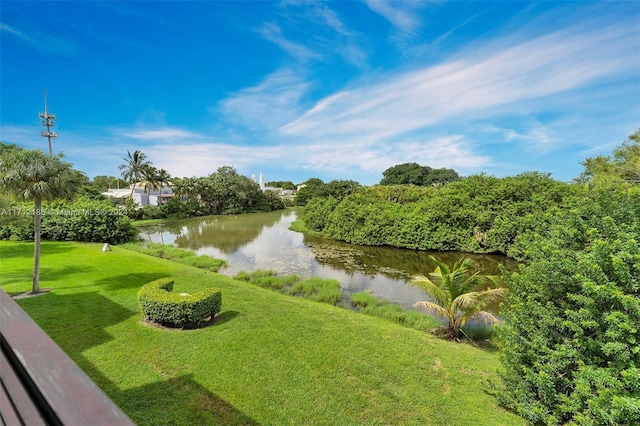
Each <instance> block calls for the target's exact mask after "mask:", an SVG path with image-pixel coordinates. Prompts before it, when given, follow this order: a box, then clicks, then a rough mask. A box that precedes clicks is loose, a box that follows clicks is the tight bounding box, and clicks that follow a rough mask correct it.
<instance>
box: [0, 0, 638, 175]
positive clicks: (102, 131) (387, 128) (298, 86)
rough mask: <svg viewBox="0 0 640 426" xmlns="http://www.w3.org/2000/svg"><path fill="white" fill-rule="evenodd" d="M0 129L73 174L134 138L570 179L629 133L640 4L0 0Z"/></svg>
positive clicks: (183, 155)
mask: <svg viewBox="0 0 640 426" xmlns="http://www.w3.org/2000/svg"><path fill="white" fill-rule="evenodd" d="M0 37H1V38H0V43H1V45H0V60H1V61H0V62H1V65H0V88H1V94H0V108H1V109H0V140H2V141H4V142H9V143H16V144H18V145H20V146H24V147H27V148H39V149H42V150H43V151H46V150H47V144H46V139H44V138H42V137H41V136H40V131H41V130H42V128H41V127H40V119H39V118H38V113H39V112H42V111H43V110H44V106H43V93H42V92H43V90H44V89H46V90H47V92H48V100H49V111H50V112H52V113H55V114H57V120H56V126H55V128H54V130H55V131H56V132H58V133H59V138H58V139H54V141H53V148H54V152H60V151H62V152H63V153H64V154H65V156H66V158H67V160H68V161H70V162H72V163H73V164H74V165H75V167H76V168H78V169H80V170H82V171H84V172H85V173H86V174H87V175H88V176H89V177H93V176H95V175H119V172H120V171H119V170H118V165H119V164H121V163H123V160H122V158H123V157H125V156H126V153H127V150H131V151H133V150H136V149H140V150H142V151H143V152H144V153H145V154H147V156H148V158H149V159H150V160H151V161H152V162H153V164H154V165H155V166H157V167H159V168H165V169H167V170H168V171H169V173H171V175H173V176H179V177H185V176H204V175H208V174H209V173H212V172H214V171H215V170H216V169H217V168H218V167H220V166H222V165H231V166H233V167H235V168H236V169H237V170H238V171H239V172H240V173H241V174H244V175H247V176H251V175H252V174H255V175H259V173H260V172H263V173H264V174H265V176H266V179H267V181H269V180H291V181H293V182H295V183H300V182H302V181H304V180H306V179H308V178H310V177H319V178H321V179H323V180H324V181H329V180H332V179H354V180H357V181H359V182H360V183H362V184H366V185H370V184H375V183H378V182H379V181H380V179H381V178H382V172H383V171H384V170H385V169H387V168H388V167H391V166H393V165H396V164H401V163H406V162H417V163H420V164H422V165H428V166H430V167H434V168H440V167H448V168H453V169H455V170H457V171H458V172H459V173H460V174H462V175H470V174H474V173H482V172H484V173H487V174H490V175H495V176H499V177H500V176H508V175H515V174H518V173H522V172H527V171H540V172H548V173H552V176H553V177H554V178H556V179H559V180H565V181H568V180H571V179H572V178H574V177H575V176H577V175H578V174H579V173H580V172H581V170H582V166H581V165H580V162H581V161H583V160H584V159H585V158H587V157H592V156H595V155H599V154H605V155H608V154H609V153H610V152H611V150H612V148H614V147H615V146H618V145H620V144H621V143H622V142H623V141H624V140H625V139H626V137H627V136H628V135H630V134H631V133H633V132H635V131H636V130H638V128H640V2H634V1H609V2H588V1H587V2H577V1H572V2H549V1H540V2H527V1H500V2H489V1H486V2H485V1H470V2H466V1H432V2H427V1H393V2H391V1H343V2H338V1H332V2H313V1H304V2H302V1H282V2H271V1H259V2H247V1H244V2H220V1H216V2H211V1H184V2H169V1H135V2H115V1H79V2H74V1H63V2H50V1H42V2H29V1H5V0H3V1H2V2H1V3H0Z"/></svg>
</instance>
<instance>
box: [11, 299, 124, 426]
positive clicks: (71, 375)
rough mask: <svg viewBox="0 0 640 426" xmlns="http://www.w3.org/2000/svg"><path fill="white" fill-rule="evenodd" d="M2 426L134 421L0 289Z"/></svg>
mask: <svg viewBox="0 0 640 426" xmlns="http://www.w3.org/2000/svg"><path fill="white" fill-rule="evenodd" d="M0 349H1V351H0V425H7V426H13V425H28V426H32V425H34V426H35V425H67V426H76V425H77V426H93V425H109V426H119V425H122V426H125V425H126V426H130V425H133V424H134V423H133V422H132V421H131V420H130V419H129V417H127V415H126V414H124V413H123V412H122V410H120V408H119V407H118V406H117V405H115V404H114V403H113V401H111V399H109V397H108V396H107V395H106V394H105V393H104V392H103V391H102V390H101V389H100V388H99V387H98V386H97V385H96V384H95V383H93V381H92V380H91V379H90V378H89V376H87V375H86V374H85V373H84V372H83V371H82V370H81V369H80V367H78V366H77V365H76V363H75V362H73V360H71V358H69V356H68V355H67V354H66V353H64V352H63V351H62V349H60V347H59V346H58V345H57V344H56V343H55V342H54V341H53V340H51V338H50V337H49V336H48V335H47V334H46V333H45V332H44V331H43V330H42V329H41V328H40V327H38V325H37V324H36V323H35V322H34V321H33V320H32V319H31V317H29V315H27V313H26V312H25V311H24V310H22V308H20V306H18V304H17V303H16V302H15V301H14V300H13V299H12V298H11V297H10V296H9V295H8V294H7V293H5V292H4V290H2V289H0Z"/></svg>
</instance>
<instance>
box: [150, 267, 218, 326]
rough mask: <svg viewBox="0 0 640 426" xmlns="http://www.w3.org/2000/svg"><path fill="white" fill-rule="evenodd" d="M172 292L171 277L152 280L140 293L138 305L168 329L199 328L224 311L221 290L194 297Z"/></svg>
mask: <svg viewBox="0 0 640 426" xmlns="http://www.w3.org/2000/svg"><path fill="white" fill-rule="evenodd" d="M172 290H173V280H172V279H170V278H160V279H158V280H155V281H151V282H150V283H148V284H146V285H144V286H142V288H140V290H138V303H139V304H140V307H141V308H142V312H143V313H144V314H145V315H146V317H147V318H148V319H149V320H150V321H153V322H155V323H157V324H160V325H163V326H165V327H174V328H195V327H197V326H198V325H199V324H200V323H201V322H202V321H204V320H205V319H206V318H207V317H209V316H211V318H212V319H213V317H214V316H215V315H216V314H217V313H218V312H220V307H221V306H222V294H221V293H220V289H218V288H209V289H206V290H203V291H200V292H198V293H196V294H191V295H190V294H185V293H182V294H178V293H172V292H171V291H172Z"/></svg>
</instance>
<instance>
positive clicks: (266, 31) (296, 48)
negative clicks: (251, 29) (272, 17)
mask: <svg viewBox="0 0 640 426" xmlns="http://www.w3.org/2000/svg"><path fill="white" fill-rule="evenodd" d="M258 33H259V34H260V35H262V36H263V37H264V38H265V39H267V40H269V41H270V42H272V43H274V44H275V45H276V46H278V47H279V48H280V49H282V50H284V51H285V52H287V53H289V54H290V55H291V56H293V57H294V58H296V59H298V60H299V61H308V60H310V59H315V58H319V57H320V54H318V53H316V52H314V51H313V50H311V49H309V48H308V47H307V46H305V45H304V44H301V43H296V42H294V41H292V40H290V39H288V38H287V37H285V36H284V34H283V33H282V28H280V26H279V25H278V24H277V23H275V22H268V23H265V24H263V25H262V26H261V27H260V28H259V29H258Z"/></svg>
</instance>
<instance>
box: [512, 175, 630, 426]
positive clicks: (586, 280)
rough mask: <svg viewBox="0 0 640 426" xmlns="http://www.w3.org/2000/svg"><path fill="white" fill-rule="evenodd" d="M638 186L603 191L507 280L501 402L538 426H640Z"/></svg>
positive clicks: (558, 223)
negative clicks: (562, 425)
mask: <svg viewBox="0 0 640 426" xmlns="http://www.w3.org/2000/svg"><path fill="white" fill-rule="evenodd" d="M639 213H640V187H638V186H637V185H636V186H635V187H625V186H621V185H619V184H617V185H615V186H608V187H607V188H603V187H599V188H597V189H595V190H593V191H591V192H590V193H589V194H587V196H586V197H584V198H583V199H582V200H581V203H580V204H579V205H578V206H576V207H575V208H573V209H571V210H563V211H558V212H556V213H555V214H553V215H551V218H550V225H549V226H548V228H547V229H546V230H544V231H539V232H536V233H530V234H529V235H527V236H526V238H523V241H526V244H523V250H524V255H525V257H526V258H527V259H528V263H527V265H526V266H522V267H521V269H520V271H519V272H517V273H511V274H509V273H507V274H505V275H506V277H505V278H506V282H507V283H508V285H509V286H510V288H511V290H510V293H509V296H508V298H507V302H508V305H509V306H510V308H509V309H507V310H505V311H504V320H505V324H504V326H503V327H501V342H502V352H503V355H502V358H503V360H502V362H503V366H504V371H503V373H502V381H503V386H504V388H503V389H502V391H501V393H500V398H501V400H502V402H503V403H504V404H505V405H507V406H509V407H511V408H512V409H514V410H515V411H516V412H517V413H518V414H520V415H521V416H522V417H524V418H525V419H526V420H527V421H529V422H530V423H532V424H573V423H575V424H602V425H632V424H638V423H640V369H639V368H638V365H640V238H638V236H639V235H640V214H639Z"/></svg>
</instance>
